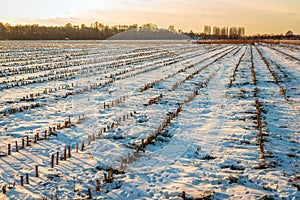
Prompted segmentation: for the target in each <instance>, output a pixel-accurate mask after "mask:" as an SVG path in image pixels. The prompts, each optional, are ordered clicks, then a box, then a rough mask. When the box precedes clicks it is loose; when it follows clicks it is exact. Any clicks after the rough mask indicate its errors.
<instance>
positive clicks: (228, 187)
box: [0, 41, 300, 200]
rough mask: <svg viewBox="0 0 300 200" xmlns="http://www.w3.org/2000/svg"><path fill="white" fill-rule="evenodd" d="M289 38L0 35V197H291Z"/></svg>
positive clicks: (296, 66)
mask: <svg viewBox="0 0 300 200" xmlns="http://www.w3.org/2000/svg"><path fill="white" fill-rule="evenodd" d="M299 133H300V46H299V45H283V44H282V45H280V44H276V45H267V44H256V45H236V44H233V45H230V44H227V45H225V44H223V45H222V44H218V45H209V44H207V45H205V44H204V45H200V44H191V43H188V42H186V43H183V42H181V43H176V42H115V41H114V42H99V41H98V42H96V41H89V42H81V41H79V42H71V41H66V42H64V41H63V42H62V41H55V42H49V41H48V42H47V41H43V42H38V41H36V42H23V41H15V42H13V41H4V42H1V43H0V199H1V200H2V199H3V200H5V199H89V198H90V199H91V198H92V199H149V200H150V199H283V198H284V199H300V191H299V190H300V159H299V156H300V134H299Z"/></svg>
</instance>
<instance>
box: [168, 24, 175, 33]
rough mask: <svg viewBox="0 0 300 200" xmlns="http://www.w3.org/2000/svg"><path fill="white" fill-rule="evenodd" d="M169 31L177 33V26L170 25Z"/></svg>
mask: <svg viewBox="0 0 300 200" xmlns="http://www.w3.org/2000/svg"><path fill="white" fill-rule="evenodd" d="M168 30H169V31H173V32H176V30H175V26H174V25H170V26H169V28H168Z"/></svg>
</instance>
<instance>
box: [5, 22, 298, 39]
mask: <svg viewBox="0 0 300 200" xmlns="http://www.w3.org/2000/svg"><path fill="white" fill-rule="evenodd" d="M139 28H148V29H154V30H155V29H157V30H158V26H157V25H156V24H152V23H148V24H143V25H141V26H139V25H138V24H132V25H114V26H108V25H104V24H102V23H99V22H94V23H92V24H91V25H90V26H87V25H85V24H81V25H72V24H71V23H67V24H65V25H64V26H40V25H39V24H27V25H15V26H12V25H10V24H8V23H5V24H4V23H2V22H0V40H65V39H70V40H105V39H108V38H110V37H111V36H113V35H116V34H118V33H121V32H124V31H127V30H138V29H139ZM167 30H169V31H171V32H174V33H178V34H185V35H187V36H189V37H191V38H193V39H245V38H246V39H249V38H252V39H300V36H299V35H294V34H293V32H292V31H288V32H287V33H286V34H285V35H283V34H281V35H268V34H264V35H254V36H245V28H244V27H217V26H214V27H211V26H205V27H204V31H203V33H195V32H193V31H192V30H191V31H190V32H184V31H182V30H176V29H175V27H174V25H170V26H169V27H168V29H167Z"/></svg>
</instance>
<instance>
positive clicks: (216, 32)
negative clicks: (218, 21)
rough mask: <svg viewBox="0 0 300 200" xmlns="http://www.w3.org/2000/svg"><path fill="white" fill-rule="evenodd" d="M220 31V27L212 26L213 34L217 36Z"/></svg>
mask: <svg viewBox="0 0 300 200" xmlns="http://www.w3.org/2000/svg"><path fill="white" fill-rule="evenodd" d="M220 33H221V30H220V27H217V26H214V27H213V35H215V36H219V35H220Z"/></svg>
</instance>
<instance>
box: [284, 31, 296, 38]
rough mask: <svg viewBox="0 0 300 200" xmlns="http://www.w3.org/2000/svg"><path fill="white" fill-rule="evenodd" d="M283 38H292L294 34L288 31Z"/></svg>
mask: <svg viewBox="0 0 300 200" xmlns="http://www.w3.org/2000/svg"><path fill="white" fill-rule="evenodd" d="M285 36H286V37H293V36H294V33H293V32H292V31H291V30H289V31H288V32H286V34H285Z"/></svg>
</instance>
